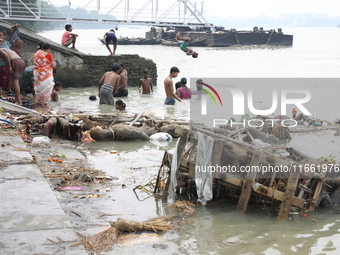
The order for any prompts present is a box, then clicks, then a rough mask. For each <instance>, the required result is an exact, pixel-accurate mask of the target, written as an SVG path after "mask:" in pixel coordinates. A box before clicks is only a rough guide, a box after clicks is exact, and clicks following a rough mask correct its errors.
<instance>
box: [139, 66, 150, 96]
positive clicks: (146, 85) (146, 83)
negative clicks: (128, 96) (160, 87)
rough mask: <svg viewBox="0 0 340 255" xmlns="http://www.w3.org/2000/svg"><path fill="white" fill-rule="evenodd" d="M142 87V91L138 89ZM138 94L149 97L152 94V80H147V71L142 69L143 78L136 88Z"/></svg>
mask: <svg viewBox="0 0 340 255" xmlns="http://www.w3.org/2000/svg"><path fill="white" fill-rule="evenodd" d="M140 87H142V90H141V89H140ZM138 90H139V93H142V94H144V95H145V94H146V95H150V94H151V93H153V88H152V79H151V78H149V70H148V69H144V72H143V78H141V79H140V80H139V86H138Z"/></svg>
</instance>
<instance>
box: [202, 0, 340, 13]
mask: <svg viewBox="0 0 340 255" xmlns="http://www.w3.org/2000/svg"><path fill="white" fill-rule="evenodd" d="M197 3H200V1H197ZM222 3H223V4H222ZM203 5H204V10H205V11H206V13H207V14H209V15H213V16H218V17H230V16H239V17H257V16H260V15H267V16H272V17H278V16H279V15H280V14H286V13H307V12H314V13H325V14H328V15H329V16H340V1H339V0H283V1H278V0H256V1H255V0H237V1H235V0H232V1H228V0H206V1H204V4H203Z"/></svg>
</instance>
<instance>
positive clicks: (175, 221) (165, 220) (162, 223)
mask: <svg viewBox="0 0 340 255" xmlns="http://www.w3.org/2000/svg"><path fill="white" fill-rule="evenodd" d="M169 207H172V208H174V209H177V210H179V213H178V214H172V215H166V216H162V217H157V218H154V219H151V220H147V221H144V222H139V221H134V220H126V219H118V220H117V221H116V222H110V226H109V227H107V228H105V229H104V230H103V231H101V232H100V233H98V234H96V235H95V236H93V237H91V238H87V237H86V236H84V235H83V234H80V233H77V234H78V237H79V240H80V241H79V242H78V243H75V244H73V246H76V245H80V244H82V245H84V247H85V249H86V250H87V251H91V252H95V253H96V254H100V253H101V252H102V251H108V250H111V249H112V247H113V245H114V244H115V243H117V241H118V238H120V237H121V235H124V234H126V233H137V232H141V231H153V232H155V233H160V232H163V231H169V230H172V229H174V228H175V227H178V226H180V223H182V222H183V221H184V220H185V219H188V218H189V217H193V216H194V215H196V211H195V209H194V208H193V204H192V203H190V202H185V201H177V202H175V203H173V204H171V205H169ZM120 239H121V238H120ZM123 241H125V242H126V241H128V240H127V239H125V240H123Z"/></svg>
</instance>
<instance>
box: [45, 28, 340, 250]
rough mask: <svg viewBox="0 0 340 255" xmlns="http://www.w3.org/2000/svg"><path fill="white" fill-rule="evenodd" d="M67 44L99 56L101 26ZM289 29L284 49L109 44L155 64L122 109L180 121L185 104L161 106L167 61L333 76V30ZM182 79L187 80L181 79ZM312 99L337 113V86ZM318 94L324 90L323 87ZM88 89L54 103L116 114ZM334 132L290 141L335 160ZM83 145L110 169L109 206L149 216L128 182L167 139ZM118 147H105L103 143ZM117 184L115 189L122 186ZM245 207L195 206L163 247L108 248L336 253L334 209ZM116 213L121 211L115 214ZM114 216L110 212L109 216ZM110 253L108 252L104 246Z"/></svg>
mask: <svg viewBox="0 0 340 255" xmlns="http://www.w3.org/2000/svg"><path fill="white" fill-rule="evenodd" d="M73 29H74V31H73V32H74V33H77V34H78V35H79V37H78V40H77V45H76V47H77V48H78V49H79V50H80V51H82V52H84V53H88V54H91V55H108V51H107V49H106V47H105V46H103V45H102V44H101V43H100V42H99V40H98V39H97V37H100V38H101V37H102V36H103V34H104V33H105V32H106V30H101V29H98V30H77V27H76V24H73ZM144 32H145V30H144V29H128V28H119V29H118V31H117V35H118V36H123V37H125V36H129V37H131V36H134V37H143V36H144ZM283 32H284V33H287V34H293V35H294V42H293V47H271V46H268V47H265V46H235V47H228V48H196V49H195V50H196V51H198V52H199V54H200V55H199V57H198V58H197V59H193V58H191V57H187V56H185V54H184V53H183V52H181V51H180V50H179V49H178V48H177V47H169V46H161V45H154V46H135V45H129V46H125V45H118V48H117V54H138V55H140V56H142V57H145V58H149V59H152V60H153V61H154V62H155V63H156V64H157V69H158V80H157V85H158V86H157V87H155V88H154V92H155V93H154V94H153V95H151V96H142V95H139V94H138V90H137V88H135V87H131V88H129V97H128V98H127V99H124V101H125V102H126V104H127V111H126V112H127V113H132V114H135V113H141V112H144V111H146V110H148V109H152V110H154V111H156V112H157V114H158V115H160V116H162V117H165V118H167V117H169V118H176V119H181V120H188V119H189V104H188V103H187V104H183V103H177V104H176V105H175V106H165V105H164V104H163V101H164V99H165V93H164V90H163V80H164V78H165V77H166V76H167V75H168V74H169V70H170V68H171V67H172V66H177V67H178V68H179V69H180V74H179V76H178V78H176V79H175V80H174V81H175V82H176V81H178V80H180V78H181V77H187V78H192V77H210V78H216V77H217V78H269V77H271V78H338V77H339V75H340V45H339V41H340V29H339V28H284V29H283ZM62 33H63V31H62V30H60V31H44V32H42V33H40V35H42V36H45V37H47V38H49V39H51V40H53V41H56V42H60V38H61V35H62ZM188 80H189V79H188ZM318 91H319V92H318V93H319V94H320V97H321V98H323V100H324V101H321V103H320V108H322V107H323V108H322V109H324V110H322V111H320V112H318V114H319V115H322V116H316V117H318V118H324V119H326V120H328V121H331V122H332V121H334V120H335V119H336V118H340V114H339V110H340V108H339V106H338V105H339V103H338V101H337V100H336V96H337V95H339V93H340V87H339V85H338V84H337V85H333V86H331V87H329V86H327V87H325V88H318ZM323 93H324V94H323ZM97 94H98V89H97V88H96V87H89V88H67V89H63V90H61V91H60V92H59V98H60V102H57V103H53V104H52V107H54V108H56V109H57V108H71V109H78V110H81V111H83V112H89V113H90V112H92V113H106V112H116V110H115V109H113V108H112V107H111V106H107V105H102V106H99V105H98V101H94V102H93V101H90V100H88V97H89V96H90V95H97ZM333 134H334V132H333V131H327V132H322V133H314V134H308V135H295V136H294V139H293V140H292V142H291V143H290V144H289V145H290V146H293V147H295V148H297V149H299V150H302V151H304V152H305V153H307V154H310V155H312V156H314V157H321V156H323V157H329V156H336V160H337V161H339V160H340V139H339V137H335V136H333ZM82 146H84V147H87V148H88V151H89V153H88V158H89V160H90V162H91V163H92V164H94V165H95V167H96V168H98V169H102V170H104V171H106V172H107V173H108V174H109V175H112V176H116V177H118V178H119V179H118V181H117V183H118V185H117V188H116V189H115V190H114V197H115V198H116V202H115V203H116V204H115V207H114V212H112V213H122V214H123V216H122V217H123V218H128V219H136V220H148V219H150V218H152V217H157V216H160V215H163V214H164V213H165V212H166V211H167V208H166V204H164V203H162V202H161V201H160V200H157V199H155V198H154V197H153V196H149V195H148V194H147V193H145V192H137V193H134V192H133V191H132V189H133V188H134V187H135V186H137V185H139V184H146V183H147V182H148V181H149V180H150V179H151V178H152V177H154V176H155V174H156V173H157V171H158V169H159V166H160V163H161V160H162V156H163V153H164V151H165V150H171V149H173V148H174V146H175V141H173V142H172V143H170V144H169V145H167V146H163V147H162V146H158V145H154V144H152V143H150V142H149V141H133V142H117V141H106V142H95V143H91V144H84V145H82ZM112 149H114V150H118V151H119V153H118V154H110V153H109V151H110V150H112ZM122 184H124V185H123V186H124V187H126V188H123V187H121V185H122ZM251 207H252V206H249V208H248V211H247V213H245V214H241V213H236V212H235V203H228V202H224V203H222V204H219V205H214V206H207V207H198V208H197V211H198V217H197V219H195V220H193V221H192V222H190V224H187V225H186V226H184V227H183V228H182V229H181V230H179V231H171V232H169V233H166V234H165V235H164V236H163V237H162V241H163V242H164V243H165V244H167V245H168V248H167V249H166V250H162V251H159V250H156V249H154V248H152V245H150V244H140V245H136V246H131V247H123V248H119V247H116V248H115V250H114V252H112V254H116V253H117V252H118V253H120V254H145V253H147V254H156V253H157V254H158V253H159V252H164V253H165V254H292V253H300V254H340V244H339V242H338V240H339V237H340V217H339V215H338V212H339V211H338V210H337V209H336V208H335V209H334V208H333V209H318V210H317V211H316V212H313V213H308V214H305V215H303V216H305V217H302V216H300V215H290V216H289V218H288V220H286V221H277V220H276V216H275V215H274V214H273V213H272V212H271V210H268V209H263V208H257V209H256V208H251ZM124 214H125V215H124ZM112 220H114V219H112ZM110 254H111V253H110Z"/></svg>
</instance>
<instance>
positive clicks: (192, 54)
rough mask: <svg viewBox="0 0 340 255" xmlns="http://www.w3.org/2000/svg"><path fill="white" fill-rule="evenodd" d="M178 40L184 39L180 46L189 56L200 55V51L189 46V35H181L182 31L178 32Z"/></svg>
mask: <svg viewBox="0 0 340 255" xmlns="http://www.w3.org/2000/svg"><path fill="white" fill-rule="evenodd" d="M176 40H177V41H184V42H183V43H182V44H181V45H180V46H179V48H180V49H181V50H182V51H184V52H185V53H186V55H188V56H192V57H193V58H197V57H198V53H197V52H196V51H193V50H192V49H190V48H188V45H189V43H190V41H191V40H190V38H189V37H180V32H178V33H177V34H176Z"/></svg>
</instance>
